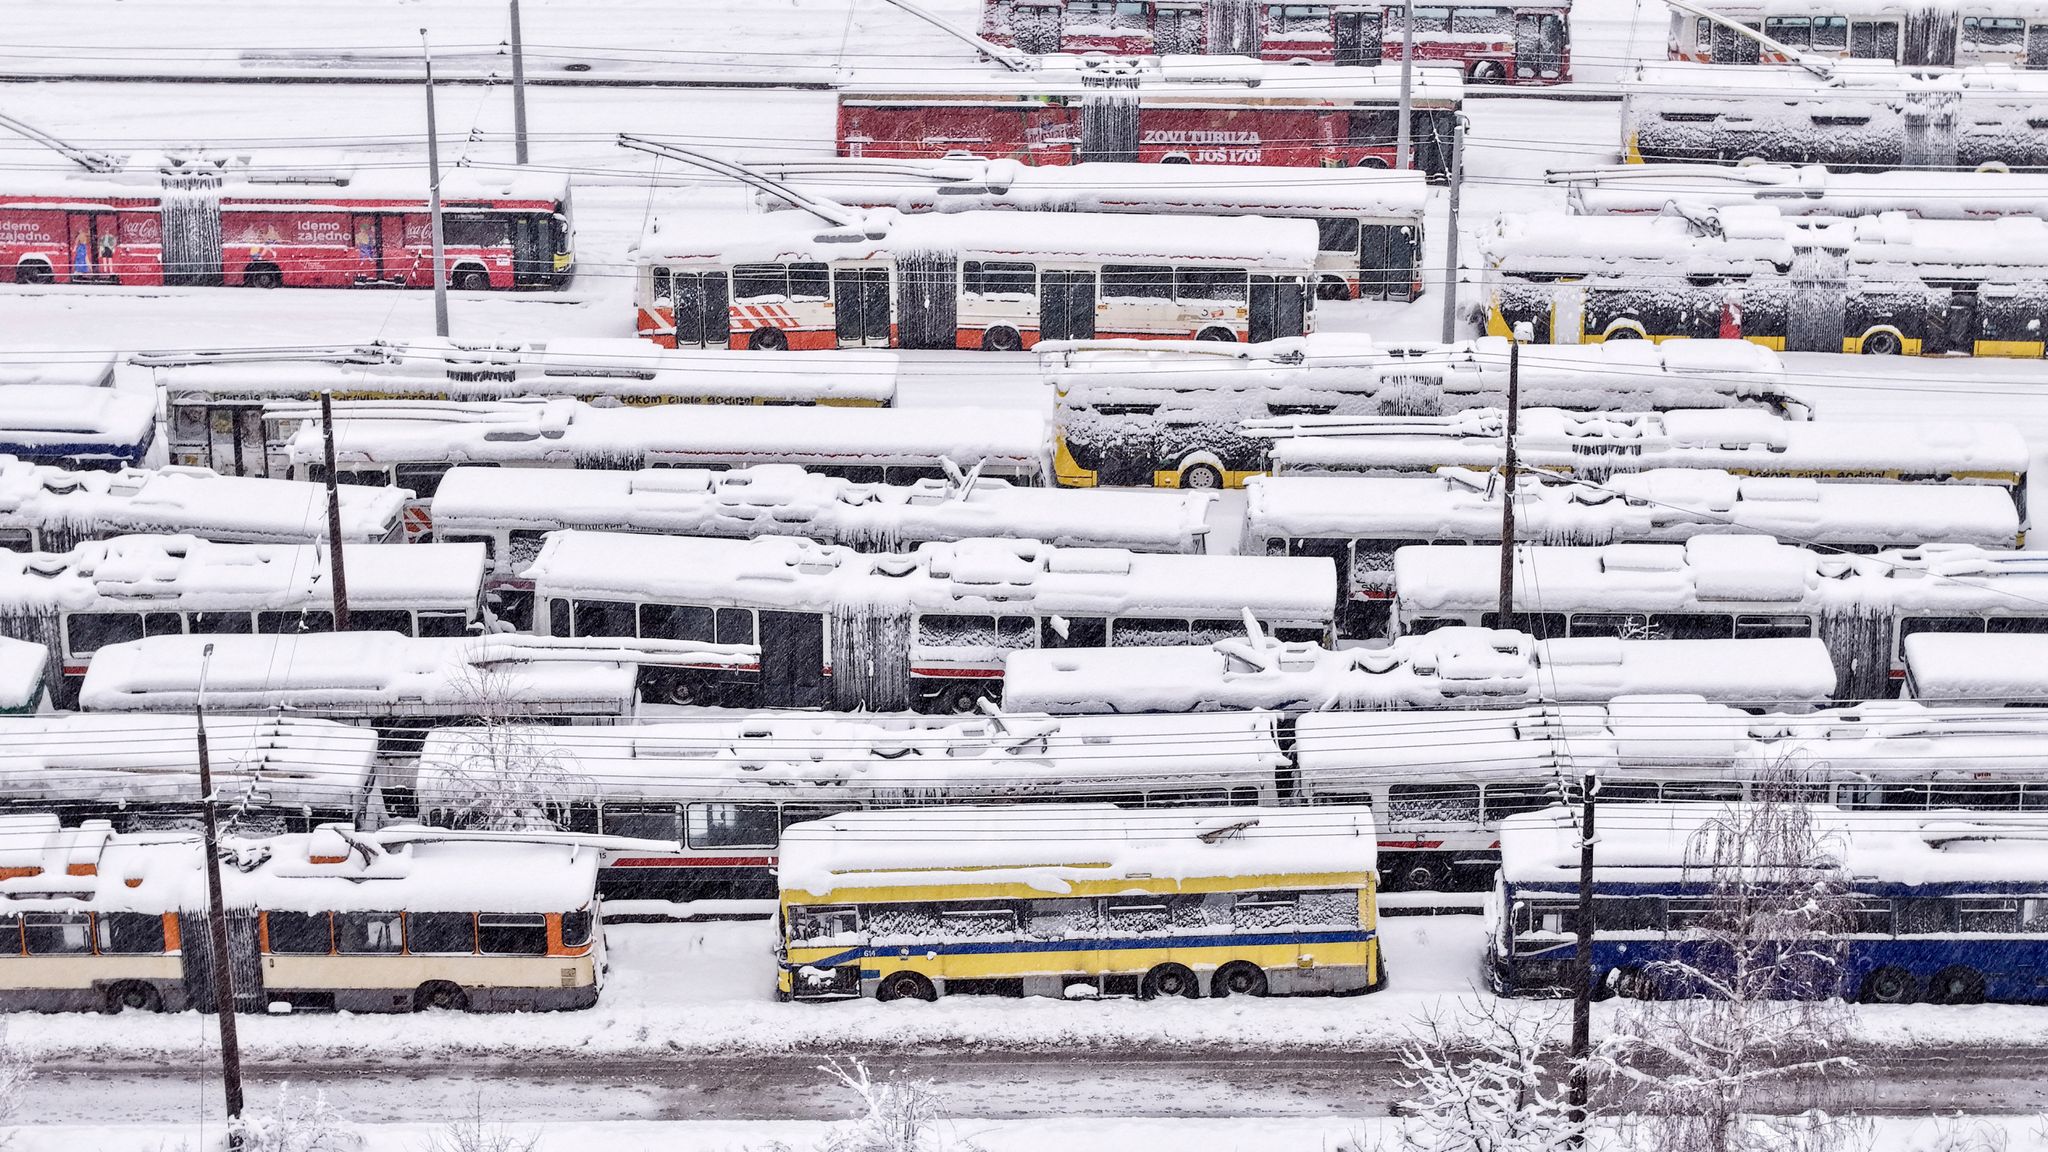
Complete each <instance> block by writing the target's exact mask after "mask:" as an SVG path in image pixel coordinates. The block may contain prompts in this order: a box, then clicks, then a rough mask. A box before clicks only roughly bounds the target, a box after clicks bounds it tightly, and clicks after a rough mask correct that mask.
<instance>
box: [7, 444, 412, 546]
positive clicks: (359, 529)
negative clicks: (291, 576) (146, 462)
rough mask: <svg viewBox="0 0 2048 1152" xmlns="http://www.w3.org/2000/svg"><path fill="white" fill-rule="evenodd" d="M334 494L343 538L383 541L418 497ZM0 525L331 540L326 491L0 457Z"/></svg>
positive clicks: (356, 491) (379, 491) (350, 488)
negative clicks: (82, 469)
mask: <svg viewBox="0 0 2048 1152" xmlns="http://www.w3.org/2000/svg"><path fill="white" fill-rule="evenodd" d="M336 494H337V496H338V497H339V499H340V503H341V534H342V536H343V538H344V539H347V540H352V541H371V540H378V539H382V538H383V536H384V535H385V533H387V532H389V531H390V530H391V529H392V528H393V527H395V526H396V525H397V523H398V516H399V513H400V511H401V510H402V509H403V508H404V507H405V502H406V500H408V499H409V498H410V497H411V495H412V494H411V493H410V492H407V491H405V490H403V489H399V488H372V487H368V486H365V485H359V484H346V485H342V486H341V487H340V488H338V489H337V490H336ZM0 523H15V524H25V525H44V524H47V525H53V526H55V525H69V526H76V527H79V528H82V529H91V530H99V531H120V532H152V531H155V532H163V531H170V532H188V533H191V534H192V535H195V536H203V537H205V538H207V539H209V540H219V539H222V538H223V537H226V538H228V539H231V540H232V539H241V540H245V541H252V542H253V541H255V540H277V541H282V542H289V541H296V540H321V539H325V538H326V535H327V490H326V489H325V487H323V486H322V485H319V484H308V483H304V482H300V481H294V480H271V479H267V478H264V477H259V476H222V475H220V474H219V473H217V472H213V471H211V470H208V469H205V468H179V467H168V468H159V469H149V468H124V469H122V470H121V471H119V472H77V471H73V470H71V469H68V468H56V467H51V466H48V465H37V464H30V463H28V462H27V461H23V460H17V459H15V458H14V457H11V456H0Z"/></svg>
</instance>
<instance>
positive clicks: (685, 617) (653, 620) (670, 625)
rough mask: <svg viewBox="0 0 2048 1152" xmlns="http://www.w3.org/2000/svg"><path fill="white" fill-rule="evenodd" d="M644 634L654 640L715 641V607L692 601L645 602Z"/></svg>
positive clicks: (642, 619)
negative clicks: (674, 602)
mask: <svg viewBox="0 0 2048 1152" xmlns="http://www.w3.org/2000/svg"><path fill="white" fill-rule="evenodd" d="M640 635H642V636H644V637H646V638H648V639H650V640H697V641H701V642H703V643H706V644H709V643H711V637H712V631H711V609H709V608H702V607H698V606H696V605H691V604H642V605H641V606H640Z"/></svg>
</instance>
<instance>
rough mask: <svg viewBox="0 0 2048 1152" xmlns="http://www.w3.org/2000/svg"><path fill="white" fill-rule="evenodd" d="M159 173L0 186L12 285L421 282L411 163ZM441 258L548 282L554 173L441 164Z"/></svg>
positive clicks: (559, 193)
mask: <svg viewBox="0 0 2048 1152" xmlns="http://www.w3.org/2000/svg"><path fill="white" fill-rule="evenodd" d="M231 177H232V178H229V177H224V176H223V175H222V174H221V173H219V172H212V173H201V172H183V173H180V172H166V173H165V175H164V177H163V180H162V183H161V186H160V187H151V186H149V185H145V184H129V183H125V182H123V181H122V180H120V179H118V178H115V177H110V176H104V175H92V176H86V175H78V176H67V177H63V178H61V179H55V180H44V181H41V182H36V181H34V180H32V179H31V180H24V179H22V178H21V176H20V175H19V174H16V175H15V176H14V177H12V178H11V179H10V180H9V181H8V185H9V188H10V189H17V190H18V191H15V190H10V191H0V268H4V269H5V270H6V271H7V272H8V273H9V274H11V276H12V277H13V280H14V282H15V283H16V284H121V285H143V286H153V285H162V284H229V285H239V286H243V287H250V288H362V287H396V288H428V287H432V286H433V282H434V258H433V241H432V235H431V231H432V220H431V217H430V216H429V215H428V210H427V209H428V203H427V174H426V173H425V172H423V171H388V172H353V173H349V174H347V175H345V176H335V177H329V178H328V180H327V181H326V182H329V183H331V185H332V186H331V187H322V186H321V184H322V182H323V181H322V180H321V178H320V174H317V173H315V174H310V175H308V174H304V173H301V174H298V175H296V176H291V177H279V178H275V179H272V180H264V179H262V178H261V177H255V176H249V175H244V174H231ZM440 182H441V189H440V191H441V205H442V211H443V212H444V214H445V215H444V223H443V234H444V241H445V243H444V247H443V257H444V259H445V260H446V261H447V268H448V285H449V287H451V288H454V289H456V290H457V291H460V292H478V291H483V290H486V289H494V288H560V287H563V286H565V285H566V284H568V282H569V274H570V268H571V265H572V263H573V259H574V258H573V256H572V251H573V248H572V233H571V229H570V225H569V185H568V181H567V180H566V179H565V178H564V177H562V176H558V175H545V174H543V175H534V174H531V173H527V172H521V173H519V174H517V175H510V174H507V173H505V172H503V171H493V172H486V171H483V170H480V169H474V168H452V169H450V170H449V171H448V172H447V173H446V174H445V175H443V176H442V177H440Z"/></svg>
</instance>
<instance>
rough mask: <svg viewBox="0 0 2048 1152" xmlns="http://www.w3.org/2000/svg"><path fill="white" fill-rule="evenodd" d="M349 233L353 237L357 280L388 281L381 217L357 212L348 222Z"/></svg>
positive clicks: (389, 276)
mask: <svg viewBox="0 0 2048 1152" xmlns="http://www.w3.org/2000/svg"><path fill="white" fill-rule="evenodd" d="M349 231H350V232H351V233H352V234H353V235H354V242H355V250H356V274H355V278H356V279H357V280H389V279H390V278H391V272H390V271H387V270H386V268H385V266H384V239H385V236H384V219H383V217H382V216H378V215H373V214H371V213H367V212H358V213H356V215H355V217H354V218H353V219H352V220H351V221H350V222H349Z"/></svg>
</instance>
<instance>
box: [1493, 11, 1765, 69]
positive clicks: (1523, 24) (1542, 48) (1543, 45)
mask: <svg viewBox="0 0 2048 1152" xmlns="http://www.w3.org/2000/svg"><path fill="white" fill-rule="evenodd" d="M1564 31H1565V27H1564V17H1562V16H1559V15H1557V14H1556V13H1554V12H1517V13H1516V14H1515V77H1516V79H1519V80H1555V79H1557V78H1558V77H1559V76H1560V75H1562V74H1563V72H1564ZM1752 43H1754V42H1752Z"/></svg>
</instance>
